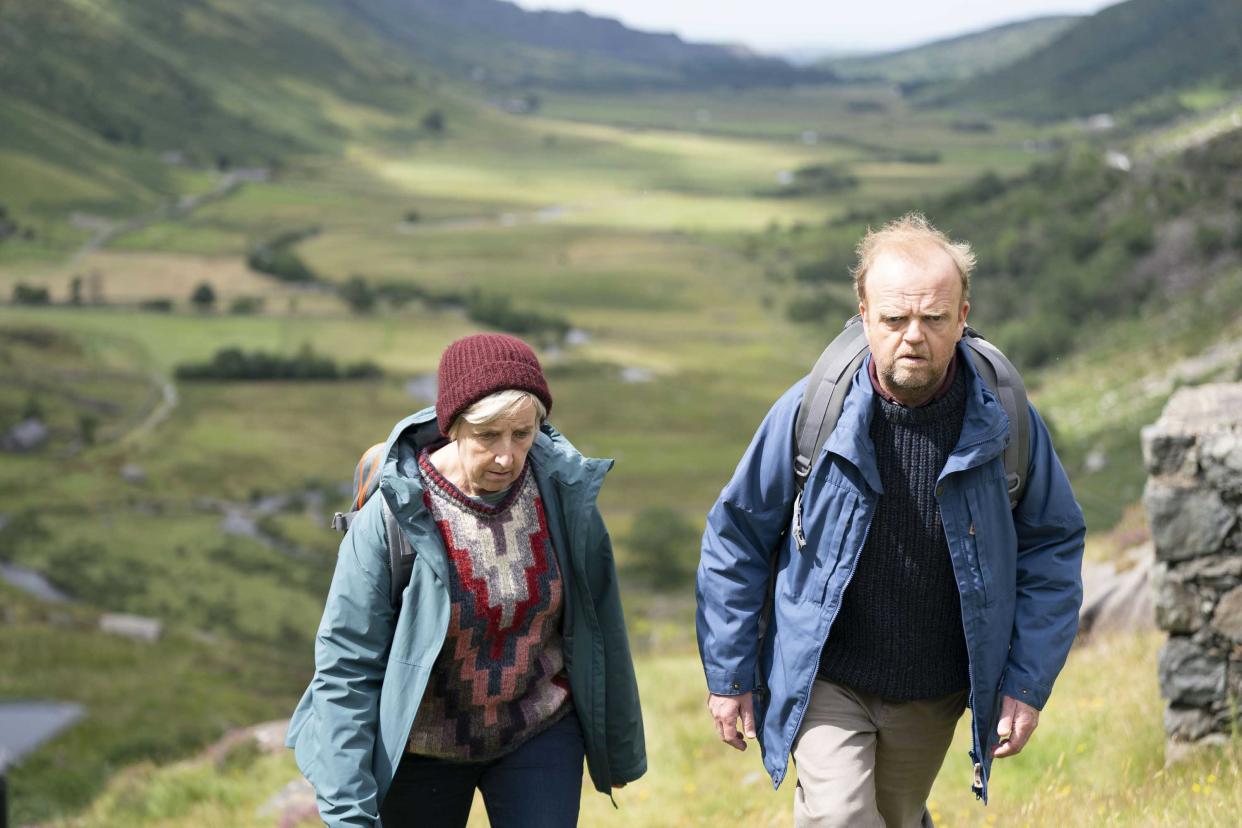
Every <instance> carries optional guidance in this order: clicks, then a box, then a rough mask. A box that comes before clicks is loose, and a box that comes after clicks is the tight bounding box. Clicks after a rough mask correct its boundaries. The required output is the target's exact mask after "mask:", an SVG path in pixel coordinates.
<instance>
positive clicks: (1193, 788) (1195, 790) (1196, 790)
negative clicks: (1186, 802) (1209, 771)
mask: <svg viewBox="0 0 1242 828" xmlns="http://www.w3.org/2000/svg"><path fill="white" fill-rule="evenodd" d="M1202 790H1203V786H1202V785H1200V784H1199V783H1198V782H1196V783H1195V784H1193V785H1191V786H1190V792H1191V793H1199V792H1200V791H1202Z"/></svg>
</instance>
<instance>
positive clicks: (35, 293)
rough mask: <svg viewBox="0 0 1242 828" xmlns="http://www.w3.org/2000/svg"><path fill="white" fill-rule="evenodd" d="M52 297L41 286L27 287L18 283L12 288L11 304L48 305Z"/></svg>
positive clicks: (23, 283)
mask: <svg viewBox="0 0 1242 828" xmlns="http://www.w3.org/2000/svg"><path fill="white" fill-rule="evenodd" d="M51 302H52V295H51V294H50V293H49V292H48V289H47V288H46V287H44V286H42V285H28V284H26V283H25V282H18V283H17V284H16V285H14V286H13V304H15V305H49V304H51Z"/></svg>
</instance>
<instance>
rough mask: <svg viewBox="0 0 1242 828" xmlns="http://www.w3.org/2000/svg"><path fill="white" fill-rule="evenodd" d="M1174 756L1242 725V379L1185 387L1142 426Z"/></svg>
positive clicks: (1168, 727) (1164, 687)
mask: <svg viewBox="0 0 1242 828" xmlns="http://www.w3.org/2000/svg"><path fill="white" fill-rule="evenodd" d="M1143 459H1144V461H1145V463H1146V465H1147V472H1148V474H1149V475H1150V476H1149V478H1148V481H1147V488H1146V490H1145V491H1144V494H1143V501H1144V504H1145V506H1146V507H1147V516H1148V520H1149V522H1150V524H1151V533H1152V539H1153V542H1154V544H1155V554H1156V566H1155V568H1154V570H1153V573H1152V586H1153V590H1154V593H1155V609H1156V623H1157V625H1158V626H1159V627H1160V628H1161V629H1163V630H1166V631H1167V632H1168V633H1169V640H1168V641H1167V642H1166V643H1165V645H1164V648H1163V649H1162V650H1161V651H1160V660H1159V667H1158V669H1159V675H1160V692H1161V694H1162V695H1163V696H1164V698H1165V699H1166V700H1167V701H1168V706H1167V707H1166V709H1165V715H1164V727H1165V733H1166V735H1167V737H1168V742H1167V750H1166V757H1167V758H1168V760H1169V761H1175V760H1176V759H1178V758H1179V757H1180V756H1182V755H1184V753H1185V752H1186V751H1187V750H1188V748H1189V747H1190V746H1192V745H1194V744H1196V743H1205V742H1207V743H1211V742H1222V741H1225V740H1226V739H1228V738H1229V734H1230V733H1232V732H1233V730H1234V728H1235V727H1238V726H1242V719H1240V718H1239V712H1238V708H1239V704H1240V703H1242V383H1231V384H1214V385H1202V386H1198V387H1195V388H1183V389H1180V390H1179V391H1177V393H1175V394H1174V395H1173V398H1172V399H1170V400H1169V403H1168V405H1167V406H1166V407H1165V409H1164V413H1163V414H1162V415H1161V417H1160V420H1159V421H1158V422H1156V423H1155V424H1154V425H1150V426H1148V427H1147V428H1145V429H1144V430H1143Z"/></svg>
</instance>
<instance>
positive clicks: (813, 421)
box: [794, 316, 867, 493]
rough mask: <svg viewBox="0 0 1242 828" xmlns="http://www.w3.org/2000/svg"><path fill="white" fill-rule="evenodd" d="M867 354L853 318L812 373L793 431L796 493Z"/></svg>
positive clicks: (858, 324) (858, 321) (859, 325)
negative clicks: (795, 444)
mask: <svg viewBox="0 0 1242 828" xmlns="http://www.w3.org/2000/svg"><path fill="white" fill-rule="evenodd" d="M866 354H867V338H866V337H865V336H864V335H863V326H862V319H861V318H860V317H858V316H854V317H853V318H851V319H850V320H849V321H848V322H846V323H845V329H844V330H842V331H841V333H839V334H837V336H836V338H835V339H833V340H832V342H830V343H828V347H827V348H825V349H824V352H823V353H822V354H820V355H819V359H818V360H817V361H816V362H815V367H814V368H812V369H811V378H810V380H809V381H808V382H807V385H806V392H805V393H804V394H803V395H802V405H801V406H799V408H798V424H797V428H796V430H795V439H796V441H797V446H796V454H795V455H794V478H795V479H796V481H797V484H798V492H799V493H801V492H802V487H803V486H805V485H806V481H807V478H808V477H810V476H811V466H813V465H814V463H815V459H816V458H817V457H819V453H820V451H821V450H823V448H824V443H826V442H827V441H828V435H829V434H831V433H832V430H833V429H834V428H835V427H836V425H837V420H838V419H840V417H841V409H842V408H843V407H844V406H845V395H846V394H847V393H849V390H850V381H851V380H852V379H853V378H854V374H855V372H857V371H858V366H860V365H862V362H863V358H864V357H865V356H866Z"/></svg>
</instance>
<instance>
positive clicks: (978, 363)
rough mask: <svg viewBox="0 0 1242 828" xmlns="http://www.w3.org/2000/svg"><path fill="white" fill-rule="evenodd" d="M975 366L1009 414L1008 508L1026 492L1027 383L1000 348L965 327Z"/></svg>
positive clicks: (1028, 452) (1028, 457)
mask: <svg viewBox="0 0 1242 828" xmlns="http://www.w3.org/2000/svg"><path fill="white" fill-rule="evenodd" d="M962 342H964V343H965V344H966V346H967V349H966V352H967V353H968V354H970V358H971V361H972V362H974V364H975V369H976V370H977V371H978V372H979V375H980V376H981V377H983V381H984V382H986V383H987V384H988V387H989V388H991V389H992V392H993V393H994V394H996V396H997V397H998V398H999V399H1000V402H1001V406H1002V407H1004V409H1005V414H1006V415H1007V416H1008V417H1009V426H1010V432H1009V444H1008V445H1007V446H1005V457H1004V462H1005V484H1006V486H1007V487H1008V489H1009V508H1010V509H1016V508H1017V506H1018V502H1019V501H1020V500H1022V495H1023V493H1025V492H1026V477H1027V475H1026V470H1027V467H1028V466H1029V465H1030V461H1031V413H1030V411H1029V410H1027V407H1026V385H1025V384H1024V383H1023V382H1022V375H1021V374H1019V373H1018V369H1016V368H1014V367H1013V363H1012V362H1010V361H1009V359H1008V358H1007V357H1006V356H1005V355H1004V354H1003V353H1001V351H1000V349H999V348H997V347H996V346H995V345H993V344H992V343H991V342H988V341H987V340H986V339H984V338H983V337H982V336H980V334H979V332H978V331H976V330H974V329H973V328H970V327H967V328H966V333H965V334H964V335H963V336H962Z"/></svg>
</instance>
